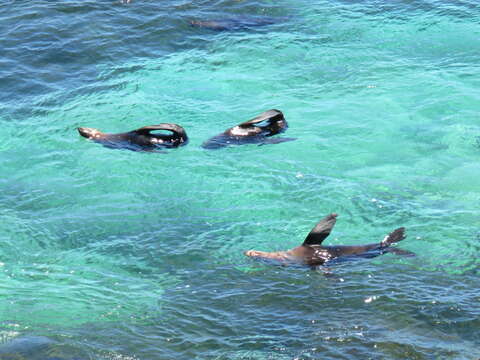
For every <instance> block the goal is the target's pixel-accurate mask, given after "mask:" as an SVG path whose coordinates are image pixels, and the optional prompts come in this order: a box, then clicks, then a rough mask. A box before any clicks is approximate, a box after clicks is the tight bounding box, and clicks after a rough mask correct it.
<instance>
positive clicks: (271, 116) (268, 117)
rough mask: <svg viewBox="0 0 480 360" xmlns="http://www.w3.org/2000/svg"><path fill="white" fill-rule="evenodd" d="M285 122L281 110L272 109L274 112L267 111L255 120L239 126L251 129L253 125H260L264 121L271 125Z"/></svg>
mask: <svg viewBox="0 0 480 360" xmlns="http://www.w3.org/2000/svg"><path fill="white" fill-rule="evenodd" d="M284 120H285V117H284V116H283V113H282V112H281V111H280V110H276V109H272V110H267V111H265V112H263V113H261V114H260V115H258V116H256V117H254V118H253V119H250V120H248V121H245V122H243V123H241V124H238V126H240V127H250V126H251V125H254V124H259V123H261V122H264V121H267V122H268V123H269V124H270V123H272V122H274V121H284Z"/></svg>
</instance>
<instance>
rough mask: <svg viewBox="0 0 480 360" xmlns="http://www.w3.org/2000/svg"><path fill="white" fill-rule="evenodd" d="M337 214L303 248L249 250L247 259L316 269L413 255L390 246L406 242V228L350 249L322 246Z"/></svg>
mask: <svg viewBox="0 0 480 360" xmlns="http://www.w3.org/2000/svg"><path fill="white" fill-rule="evenodd" d="M336 218H337V214H335V213H333V214H330V215H327V216H326V217H325V218H324V219H322V220H320V222H319V223H318V224H317V225H316V226H315V227H314V228H313V229H312V231H310V233H309V234H308V236H307V237H306V238H305V240H304V242H303V244H302V245H300V246H297V247H295V248H293V249H291V250H287V251H277V252H264V251H256V250H249V251H246V252H245V255H246V256H249V257H253V258H257V259H265V260H275V261H278V262H280V263H282V264H289V263H296V264H304V265H308V266H312V267H314V266H319V265H324V264H326V263H329V262H332V261H338V260H342V259H348V258H355V257H357V258H358V257H363V258H370V257H375V256H378V255H381V254H384V253H387V252H394V253H397V254H401V255H410V256H411V255H414V254H413V253H411V252H408V251H404V250H400V249H397V248H393V247H392V245H393V244H394V243H397V242H399V241H401V240H403V239H405V228H403V227H401V228H398V229H396V230H394V231H392V232H391V233H390V234H388V235H387V236H386V237H385V238H384V239H383V240H382V241H380V242H378V243H372V244H366V245H353V246H345V245H340V246H322V245H321V244H322V241H323V240H324V239H325V238H326V237H327V236H328V235H329V234H330V231H331V230H332V229H333V227H334V225H335V222H336Z"/></svg>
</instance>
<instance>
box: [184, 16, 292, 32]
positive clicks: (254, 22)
mask: <svg viewBox="0 0 480 360" xmlns="http://www.w3.org/2000/svg"><path fill="white" fill-rule="evenodd" d="M287 19H288V17H270V16H237V17H230V18H225V19H216V20H190V21H189V22H190V25H191V26H193V27H199V28H204V29H209V30H215V31H226V30H230V31H234V30H245V29H249V28H252V27H258V26H266V25H273V24H276V23H278V22H282V21H285V20H287Z"/></svg>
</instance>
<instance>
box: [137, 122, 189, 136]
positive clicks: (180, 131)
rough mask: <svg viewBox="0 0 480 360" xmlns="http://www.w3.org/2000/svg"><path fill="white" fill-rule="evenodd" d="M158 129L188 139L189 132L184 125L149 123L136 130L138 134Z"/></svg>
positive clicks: (147, 133)
mask: <svg viewBox="0 0 480 360" xmlns="http://www.w3.org/2000/svg"><path fill="white" fill-rule="evenodd" d="M156 130H166V131H171V132H173V133H174V134H175V135H176V136H178V137H181V138H184V139H186V138H187V133H186V131H185V129H184V128H183V127H181V126H180V125H177V124H170V123H162V124H158V125H149V126H144V127H141V128H140V129H137V130H134V131H135V132H136V133H137V134H142V135H150V132H152V131H156Z"/></svg>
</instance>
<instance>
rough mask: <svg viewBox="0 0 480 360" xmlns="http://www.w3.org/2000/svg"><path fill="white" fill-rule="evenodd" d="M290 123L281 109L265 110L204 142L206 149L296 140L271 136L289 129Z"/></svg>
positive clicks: (203, 145)
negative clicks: (271, 137) (272, 137)
mask: <svg viewBox="0 0 480 360" xmlns="http://www.w3.org/2000/svg"><path fill="white" fill-rule="evenodd" d="M287 128H288V124H287V121H286V120H285V117H284V116H283V114H282V112H281V111H280V110H276V109H272V110H268V111H265V112H263V113H262V114H260V115H258V116H257V117H254V118H253V119H251V120H248V121H245V122H243V123H241V124H238V125H236V126H234V127H232V128H230V129H227V130H225V131H224V132H223V133H221V134H218V135H216V136H214V137H212V138H211V139H209V140H207V141H206V142H204V143H203V144H202V147H203V148H204V149H219V148H222V147H225V146H229V145H244V144H259V145H264V144H278V143H281V142H286V141H292V140H295V139H293V138H275V139H269V137H270V136H273V135H276V134H279V133H282V132H284V131H285V130H287Z"/></svg>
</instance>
